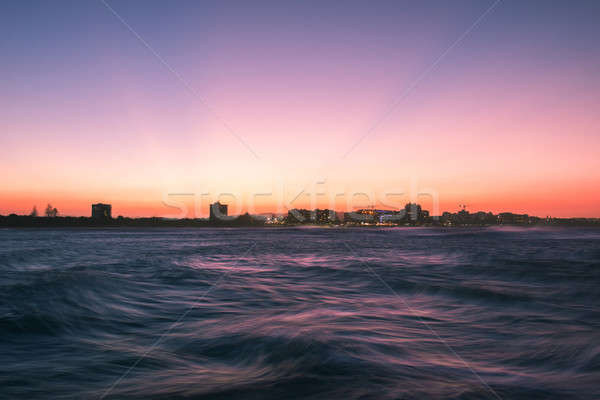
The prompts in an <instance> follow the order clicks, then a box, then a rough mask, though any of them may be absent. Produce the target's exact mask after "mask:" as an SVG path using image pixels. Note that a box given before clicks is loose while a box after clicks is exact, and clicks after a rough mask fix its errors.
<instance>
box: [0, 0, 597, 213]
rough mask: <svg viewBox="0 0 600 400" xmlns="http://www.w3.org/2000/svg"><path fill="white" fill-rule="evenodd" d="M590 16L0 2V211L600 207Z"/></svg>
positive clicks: (561, 10) (502, 9)
mask: <svg viewBox="0 0 600 400" xmlns="http://www.w3.org/2000/svg"><path fill="white" fill-rule="evenodd" d="M599 20H600V2H599V1H589V2H585V1H572V2H569V1H564V2H549V1H501V2H499V3H497V4H495V3H494V1H492V0H477V1H435V2H433V1H432V2H429V1H425V2H417V1H411V2H405V1H373V2H367V1H361V2H350V1H329V2H324V1H314V2H309V1H304V2H286V1H273V2H260V1H240V2H231V1H215V2H206V1H190V2H186V1H175V2H166V1H117V0H106V4H104V3H103V2H102V1H68V2H63V1H3V2H1V3H0V60H1V64H0V65H1V70H0V71H1V74H2V77H1V79H0V132H1V136H0V146H1V148H2V157H1V158H0V171H1V172H2V173H1V175H0V214H8V213H12V212H16V213H29V211H30V210H31V208H32V207H33V205H37V208H38V210H40V211H41V210H43V208H44V207H45V205H46V203H52V205H54V206H55V207H57V208H58V209H59V211H60V212H61V214H63V215H89V213H90V204H91V203H95V202H107V203H111V204H112V205H113V214H114V215H119V214H120V215H128V216H151V215H156V216H162V215H166V214H172V213H173V210H172V209H171V208H169V207H167V206H166V205H165V204H164V203H163V200H164V199H165V198H166V195H167V194H168V193H195V194H196V196H200V195H201V194H202V193H209V195H204V197H203V199H204V200H203V201H205V203H206V204H207V203H208V201H206V200H214V199H215V197H216V194H218V193H233V194H234V195H235V196H237V197H238V198H239V199H247V198H249V197H252V196H254V195H255V194H257V193H269V192H272V193H273V195H271V196H269V195H261V196H257V197H256V198H257V199H259V200H257V203H258V205H257V207H256V208H255V209H253V210H251V211H255V212H266V211H270V210H274V209H275V203H276V202H277V196H278V195H277V194H276V193H275V192H276V191H278V190H281V191H282V193H283V194H284V196H286V197H287V199H286V200H285V201H286V202H288V204H289V202H290V201H291V200H292V198H293V197H294V196H295V195H297V194H298V193H299V192H300V190H301V189H303V188H304V187H307V186H309V187H317V189H316V190H318V191H319V192H320V193H325V194H324V195H322V196H321V197H319V199H318V200H317V204H316V205H317V206H320V205H324V204H323V201H324V200H323V199H325V198H327V197H328V196H331V195H335V194H336V193H341V192H344V193H347V194H351V193H355V192H364V193H384V192H397V193H404V195H398V196H396V197H394V196H392V197H393V198H390V199H389V202H388V203H387V204H386V205H387V206H388V207H394V206H396V207H397V206H402V205H403V204H404V203H405V202H406V201H408V200H409V196H410V194H411V191H413V192H414V190H415V188H417V189H416V190H418V191H432V192H435V193H436V194H437V196H439V202H440V208H441V210H448V211H456V210H457V209H458V205H459V204H468V206H469V207H468V209H469V210H470V211H478V210H484V211H488V210H489V211H493V212H502V211H514V212H524V213H529V214H532V215H538V216H546V215H552V216H557V217H558V216H588V217H600V186H599V184H600V156H599V155H600V73H599V72H600V44H599V39H598V38H600V23H599V22H598V21H599ZM317 182H324V183H319V184H317ZM307 192H308V191H307ZM182 197H185V196H182ZM359 197H360V196H359ZM365 198H366V196H365ZM222 199H223V200H225V201H227V196H225V197H223V198H222ZM177 201H181V202H189V201H190V199H189V198H186V199H177ZM365 202H367V203H368V202H373V201H372V200H366V199H365ZM421 202H422V203H424V204H428V203H430V200H429V199H426V198H425V199H423V200H422V201H421ZM205 203H202V207H201V210H199V211H198V212H197V213H194V212H193V211H190V215H188V216H190V217H193V216H195V215H196V216H198V215H203V214H205V212H206V208H205ZM242 203H243V202H242ZM343 203H344V202H343V201H340V202H339V204H338V203H336V208H338V209H339V210H343V209H344V207H345V206H344V205H343ZM377 203H379V201H378V202H377ZM243 204H245V203H243ZM346 204H347V203H346ZM309 205H310V203H309V200H308V197H307V196H304V195H301V196H299V198H298V199H297V201H296V202H294V203H293V206H297V207H302V206H309ZM356 205H360V204H358V203H357V204H356ZM365 205H366V204H365ZM244 207H245V206H241V208H242V209H244ZM428 208H430V207H428ZM430 209H431V208H430Z"/></svg>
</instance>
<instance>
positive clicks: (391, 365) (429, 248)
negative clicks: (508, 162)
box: [0, 228, 600, 399]
mask: <svg viewBox="0 0 600 400" xmlns="http://www.w3.org/2000/svg"><path fill="white" fill-rule="evenodd" d="M0 239H1V241H0V272H1V276H0V285H1V290H0V296H1V298H2V301H1V302H0V334H1V337H2V341H1V342H0V387H1V389H0V394H1V395H3V396H7V397H8V398H14V397H24V398H68V399H71V398H72V399H79V398H102V396H104V395H106V396H105V397H104V398H115V399H117V398H128V397H132V398H199V399H204V398H206V399H246V398H249V399H265V398H266V399H280V398H292V399H293V398H311V399H333V398H344V399H371V398H373V399H397V398H408V399H421V398H460V399H478V398H502V399H514V398H523V399H530V398H567V399H568V398H590V399H592V398H598V397H599V396H600V389H599V386H598V383H597V382H598V381H600V340H599V339H600V306H599V304H600V303H599V301H598V300H600V291H599V289H598V287H599V284H600V232H598V231H597V230H583V229H582V230H575V229H568V230H556V229H554V230H523V229H451V230H442V229H424V228H415V229H402V228H399V229H381V230H378V229H220V230H218V229H217V230H211V229H198V230H191V229H190V230H187V229H174V230H162V229H148V230H67V229H63V230H3V231H1V232H0ZM378 277H381V279H382V280H383V282H384V283H385V284H384V283H382V281H380V280H379V279H378ZM132 366H134V367H133V368H132Z"/></svg>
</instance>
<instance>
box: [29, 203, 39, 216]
mask: <svg viewBox="0 0 600 400" xmlns="http://www.w3.org/2000/svg"><path fill="white" fill-rule="evenodd" d="M29 216H30V217H37V216H38V211H37V207H36V206H33V210H31V214H29Z"/></svg>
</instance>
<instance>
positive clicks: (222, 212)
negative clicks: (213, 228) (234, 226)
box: [210, 201, 227, 222]
mask: <svg viewBox="0 0 600 400" xmlns="http://www.w3.org/2000/svg"><path fill="white" fill-rule="evenodd" d="M224 217H227V204H221V203H220V202H218V201H217V202H216V203H212V204H211V205H210V221H211V222H217V221H222V220H224V219H225V218H224Z"/></svg>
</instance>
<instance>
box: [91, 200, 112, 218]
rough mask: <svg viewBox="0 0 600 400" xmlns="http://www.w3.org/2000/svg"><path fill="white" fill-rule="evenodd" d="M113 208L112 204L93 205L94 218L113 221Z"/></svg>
mask: <svg viewBox="0 0 600 400" xmlns="http://www.w3.org/2000/svg"><path fill="white" fill-rule="evenodd" d="M111 212H112V206H111V205H110V204H102V203H97V204H92V218H94V219H111V218H112V215H111Z"/></svg>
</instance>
